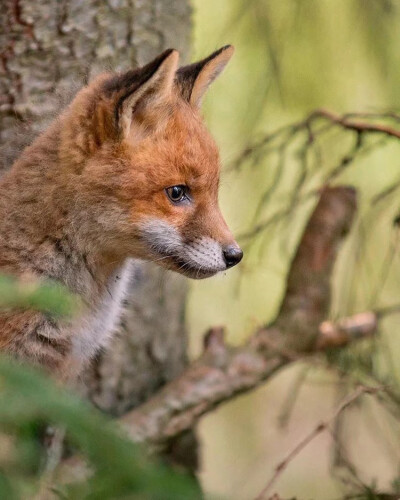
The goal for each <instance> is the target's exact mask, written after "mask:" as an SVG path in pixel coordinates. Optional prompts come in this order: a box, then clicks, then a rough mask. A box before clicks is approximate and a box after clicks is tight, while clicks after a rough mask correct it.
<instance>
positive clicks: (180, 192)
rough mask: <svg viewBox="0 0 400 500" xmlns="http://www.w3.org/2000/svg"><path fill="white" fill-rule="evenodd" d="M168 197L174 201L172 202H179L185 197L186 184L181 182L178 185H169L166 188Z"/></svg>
mask: <svg viewBox="0 0 400 500" xmlns="http://www.w3.org/2000/svg"><path fill="white" fill-rule="evenodd" d="M165 191H166V193H167V196H168V198H169V199H170V200H171V201H172V202H174V203H179V202H181V201H182V200H184V199H186V198H187V191H188V188H187V186H184V185H183V184H181V185H179V186H171V187H169V188H167V189H166V190H165Z"/></svg>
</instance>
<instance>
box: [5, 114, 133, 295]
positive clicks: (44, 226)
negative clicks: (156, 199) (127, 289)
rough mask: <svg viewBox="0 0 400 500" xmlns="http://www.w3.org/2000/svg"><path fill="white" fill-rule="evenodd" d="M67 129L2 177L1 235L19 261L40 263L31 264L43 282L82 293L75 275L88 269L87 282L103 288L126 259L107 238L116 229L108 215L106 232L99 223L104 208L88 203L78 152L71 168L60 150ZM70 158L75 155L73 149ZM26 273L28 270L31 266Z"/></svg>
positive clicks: (42, 140) (54, 130) (46, 137)
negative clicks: (45, 279) (54, 282)
mask: <svg viewBox="0 0 400 500" xmlns="http://www.w3.org/2000/svg"><path fill="white" fill-rule="evenodd" d="M64 126H65V123H63V122H61V121H58V122H56V123H55V124H54V125H53V126H51V127H50V128H49V129H48V130H47V131H46V132H45V133H44V134H43V135H41V136H40V137H39V138H38V139H37V140H36V141H35V142H34V143H33V144H32V145H31V146H30V147H28V148H27V149H26V150H25V151H24V152H23V154H22V155H21V157H20V158H19V159H18V160H17V161H16V163H15V164H14V165H13V168H12V169H11V170H10V171H9V172H8V173H7V174H6V175H5V176H4V177H3V179H2V181H1V183H0V227H1V230H0V234H2V235H3V238H4V239H5V240H7V243H8V244H9V245H11V246H12V247H15V248H14V250H15V252H17V253H18V255H19V256H21V255H26V260H27V261H28V259H29V260H31V261H32V259H34V260H35V262H31V267H32V269H31V270H32V272H33V274H38V272H39V270H40V274H41V275H42V276H43V277H48V278H52V279H58V280H60V281H62V282H64V283H65V284H67V286H69V287H70V288H72V289H73V291H75V292H78V293H80V292H84V291H85V290H84V289H85V286H84V285H82V284H80V283H79V282H80V280H79V277H78V276H76V277H74V276H73V275H74V273H75V274H77V275H78V274H82V272H83V271H82V268H83V267H86V268H87V273H86V274H87V275H88V277H89V276H90V279H91V280H92V281H94V282H95V283H96V285H97V286H98V287H101V286H102V285H104V284H105V283H107V281H108V279H109V277H110V276H112V275H113V273H115V271H116V269H118V268H119V267H121V265H122V264H123V262H124V261H125V260H126V257H127V254H126V253H123V251H117V250H116V248H117V245H115V244H114V242H113V241H112V240H113V236H112V235H111V234H110V233H107V230H108V228H107V225H109V226H110V227H111V224H112V221H111V220H109V217H108V214H106V213H103V214H102V218H103V219H104V220H105V225H104V226H103V227H102V226H101V225H99V223H98V218H99V210H101V209H102V208H103V211H104V207H101V204H98V205H97V206H92V205H91V203H90V202H88V201H87V200H86V199H85V193H84V192H83V191H82V186H81V185H80V183H79V174H78V173H77V170H78V169H80V170H82V169H83V167H84V162H85V161H86V160H85V158H83V157H82V156H81V157H80V163H79V161H78V158H79V157H78V155H77V153H76V152H75V161H69V163H68V164H66V158H65V156H64V157H63V150H62V147H61V146H62V144H63V141H62V129H63V127H64ZM64 148H65V145H64ZM75 149H79V148H78V147H76V146H75ZM70 152H71V153H74V152H73V151H72V148H71V151H70ZM70 159H71V158H69V159H68V160H70ZM114 216H117V215H116V214H115V215H114ZM111 219H112V218H111ZM0 244H1V242H0ZM38 262H40V266H39V264H38ZM22 267H23V268H24V269H25V270H26V269H27V268H29V263H28V262H26V263H25V265H24V266H22ZM9 271H10V272H11V273H14V272H15V273H17V274H18V273H19V272H20V269H13V268H12V266H11V268H10V269H9ZM46 275H47V276H46ZM80 288H82V290H80Z"/></svg>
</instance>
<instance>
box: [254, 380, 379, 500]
mask: <svg viewBox="0 0 400 500" xmlns="http://www.w3.org/2000/svg"><path fill="white" fill-rule="evenodd" d="M381 390H383V388H382V387H366V386H360V387H358V388H357V389H356V390H355V391H354V392H353V393H351V394H349V395H348V396H347V397H345V398H344V399H343V401H342V402H341V403H340V405H339V406H338V407H337V408H335V410H334V411H333V413H332V415H331V416H330V417H328V418H327V419H326V420H324V421H323V422H320V423H319V424H318V425H317V426H316V427H315V428H314V429H313V430H312V431H311V432H310V433H309V434H307V436H305V437H304V438H303V439H302V440H301V441H300V442H299V443H298V444H297V445H296V446H295V447H294V448H293V449H292V450H291V451H290V452H289V453H288V454H287V455H286V457H285V458H284V459H283V460H282V461H281V462H279V464H278V465H277V466H276V467H275V471H274V473H273V475H272V476H271V478H270V480H269V481H268V483H267V485H266V486H265V488H263V490H262V491H261V493H260V494H259V495H258V496H257V497H256V498H255V500H267V499H268V498H269V496H268V495H267V493H268V492H269V491H270V490H271V488H272V486H273V485H274V484H275V483H276V481H277V479H278V478H279V476H280V475H281V474H282V473H283V471H284V470H285V469H286V468H287V467H288V465H289V464H290V463H291V462H292V461H293V460H294V459H295V458H296V457H297V455H298V454H299V453H300V452H301V451H303V450H304V448H305V447H306V446H307V445H308V444H309V443H311V441H313V440H314V439H315V438H316V437H317V436H318V435H319V434H321V433H322V432H323V431H325V430H326V429H327V428H328V427H329V425H330V424H331V423H332V422H334V421H335V420H336V419H337V417H338V416H339V415H340V414H341V413H342V412H343V411H344V410H345V409H346V408H348V407H349V406H350V405H352V404H353V403H354V402H355V401H356V400H358V399H359V397H360V396H363V395H364V394H376V393H377V392H378V391H381Z"/></svg>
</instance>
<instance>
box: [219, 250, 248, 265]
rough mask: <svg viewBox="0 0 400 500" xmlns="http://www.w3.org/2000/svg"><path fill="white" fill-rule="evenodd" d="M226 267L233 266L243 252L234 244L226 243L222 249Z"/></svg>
mask: <svg viewBox="0 0 400 500" xmlns="http://www.w3.org/2000/svg"><path fill="white" fill-rule="evenodd" d="M223 254H224V259H225V263H226V267H233V266H236V264H239V262H240V261H241V260H242V257H243V252H242V250H241V249H240V248H239V247H238V246H236V245H228V246H226V247H224V249H223Z"/></svg>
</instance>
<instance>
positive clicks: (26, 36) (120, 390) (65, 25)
mask: <svg viewBox="0 0 400 500" xmlns="http://www.w3.org/2000/svg"><path fill="white" fill-rule="evenodd" d="M190 14H191V9H190V6H189V2H188V0H146V1H144V0H109V1H107V2H106V1H105V0H91V1H85V2H83V1H81V0H3V1H2V8H1V9H0V51H1V52H0V168H1V169H3V170H4V169H6V168H8V167H9V166H10V165H11V163H12V161H13V159H14V158H15V157H16V156H18V154H19V152H20V151H21V150H22V149H23V148H24V147H25V146H26V145H27V144H28V143H29V142H30V141H31V140H32V138H33V137H34V136H35V135H37V134H38V133H39V132H40V130H42V129H43V128H44V127H45V126H46V125H47V124H48V123H49V122H50V121H51V120H52V119H53V118H54V116H56V115H57V114H58V113H59V112H60V109H61V107H62V106H63V105H65V104H66V103H67V102H68V101H69V99H70V98H71V97H72V96H73V95H74V94H75V92H76V91H77V89H79V87H80V86H81V85H82V84H84V83H85V82H86V81H88V80H89V79H91V78H92V77H93V76H94V75H96V74H98V73H99V72H101V71H104V70H109V69H112V70H122V69H128V68H131V67H133V66H136V65H138V64H139V65H140V64H143V63H145V62H146V61H148V60H150V59H151V58H152V57H154V56H155V55H157V54H158V53H159V52H161V51H162V50H164V49H166V48H168V47H174V48H176V49H178V50H180V52H181V55H182V58H183V59H186V58H187V55H188V49H189V37H190V30H191V22H190ZM185 298H186V285H185V281H184V280H183V279H182V278H181V277H178V276H173V275H171V274H166V273H165V272H163V271H161V270H160V269H158V268H155V267H154V266H152V265H147V264H146V265H145V264H140V265H138V266H137V271H136V276H135V280H134V282H133V284H132V294H131V298H130V299H129V300H128V301H127V314H126V317H125V319H124V321H123V325H122V327H121V332H120V334H119V335H117V337H116V338H115V339H114V342H113V343H112V346H111V348H110V349H109V350H108V351H107V352H105V353H103V354H102V355H101V356H99V358H98V359H97V360H96V362H95V363H94V365H93V368H92V369H91V370H89V371H88V372H87V373H86V374H85V376H84V377H83V380H84V387H85V388H84V392H85V393H86V395H87V396H88V397H89V398H90V399H91V400H92V401H93V403H94V404H95V405H96V406H98V407H99V408H101V409H102V410H104V411H106V412H109V413H111V414H114V415H121V414H122V413H124V412H125V411H126V410H128V409H130V408H133V407H135V406H137V405H139V404H140V403H142V402H143V401H145V400H146V399H147V398H148V397H149V396H150V395H151V394H152V393H153V392H154V391H156V390H157V389H158V388H159V387H160V386H161V385H163V384H164V383H165V382H166V381H168V380H170V379H171V378H173V377H175V376H176V375H177V374H178V373H180V372H181V371H182V370H183V368H184V366H185V365H186V335H185V328H184V304H185ZM179 442H180V443H183V444H184V446H183V448H182V446H179V443H176V442H175V443H171V445H170V447H169V448H170V449H169V452H171V453H172V455H175V456H176V457H177V460H178V461H180V462H182V461H183V462H184V463H185V464H186V465H187V466H194V465H195V463H196V457H195V453H194V451H193V450H194V449H195V447H194V446H193V442H192V437H191V436H190V435H186V436H184V437H182V439H181V440H180V441H179ZM187 445H188V446H187ZM185 447H186V449H185ZM187 450H188V452H187ZM171 453H170V454H171ZM182 453H183V455H184V456H183V459H182Z"/></svg>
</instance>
